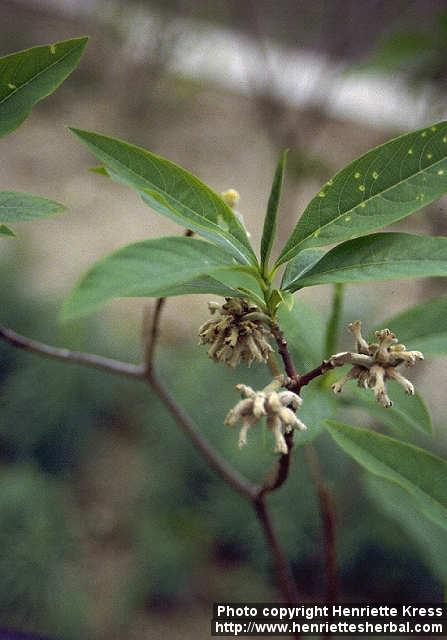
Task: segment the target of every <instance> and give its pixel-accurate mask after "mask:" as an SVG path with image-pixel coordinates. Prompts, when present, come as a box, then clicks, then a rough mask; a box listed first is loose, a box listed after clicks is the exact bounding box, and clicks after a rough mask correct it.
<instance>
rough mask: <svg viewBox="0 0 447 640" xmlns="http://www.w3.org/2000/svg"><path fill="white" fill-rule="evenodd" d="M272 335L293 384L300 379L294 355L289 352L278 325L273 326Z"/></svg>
mask: <svg viewBox="0 0 447 640" xmlns="http://www.w3.org/2000/svg"><path fill="white" fill-rule="evenodd" d="M272 334H273V337H274V338H275V340H276V344H277V345H278V353H279V355H280V356H281V358H282V361H283V363H284V370H285V372H286V374H287V375H288V376H289V378H290V379H291V380H292V383H293V382H295V381H296V380H297V378H298V377H299V376H298V372H297V370H296V368H295V363H294V362H293V358H292V355H291V353H290V351H289V347H288V344H287V340H286V339H285V337H284V334H283V332H282V331H281V329H280V327H279V325H278V324H274V325H273V326H272Z"/></svg>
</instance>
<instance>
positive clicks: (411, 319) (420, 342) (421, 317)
mask: <svg viewBox="0 0 447 640" xmlns="http://www.w3.org/2000/svg"><path fill="white" fill-rule="evenodd" d="M381 326H383V327H390V329H391V330H392V331H393V332H394V333H395V334H396V335H397V336H398V337H399V339H400V340H402V342H405V343H406V344H408V345H409V348H411V349H418V350H419V351H422V352H423V353H424V355H426V356H430V357H434V356H441V355H446V354H447V297H443V298H435V299H434V300H428V301H427V302H423V303H422V304H420V305H418V306H417V307H413V308H411V309H408V310H407V311H404V312H403V313H400V314H399V315H397V316H394V317H393V318H389V319H388V320H386V321H385V322H383V323H381Z"/></svg>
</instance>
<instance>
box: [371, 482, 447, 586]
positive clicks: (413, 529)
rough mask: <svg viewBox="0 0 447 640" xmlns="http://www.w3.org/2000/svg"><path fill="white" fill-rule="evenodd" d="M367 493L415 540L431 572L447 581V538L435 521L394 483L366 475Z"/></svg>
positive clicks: (444, 581)
mask: <svg viewBox="0 0 447 640" xmlns="http://www.w3.org/2000/svg"><path fill="white" fill-rule="evenodd" d="M366 488H367V492H368V494H369V496H370V497H371V498H372V499H373V500H374V502H376V504H377V505H378V506H379V507H380V508H382V509H383V510H384V511H385V513H386V515H388V516H389V517H390V518H391V519H392V520H393V521H394V522H396V523H397V524H399V525H400V526H401V527H402V530H403V531H405V533H406V534H407V535H408V536H409V537H410V538H411V539H412V540H414V542H415V543H416V545H417V546H418V547H419V549H420V552H421V555H422V557H423V558H425V559H426V561H427V564H428V565H429V567H430V568H431V570H432V571H433V573H434V575H436V576H438V577H439V579H440V580H441V581H442V582H443V583H444V584H447V537H446V535H445V531H444V530H443V529H441V527H439V526H438V525H437V524H435V523H434V522H431V521H430V520H427V519H426V518H425V517H424V516H423V515H421V514H420V513H419V511H418V510H417V509H416V508H415V506H414V504H413V501H412V499H411V497H410V496H409V495H408V493H406V491H404V490H403V489H401V488H400V487H398V486H397V485H396V484H394V483H391V482H387V481H386V480H383V479H381V478H378V477H375V476H368V478H367V483H366Z"/></svg>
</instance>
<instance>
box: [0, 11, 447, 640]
mask: <svg viewBox="0 0 447 640" xmlns="http://www.w3.org/2000/svg"><path fill="white" fill-rule="evenodd" d="M0 17H1V19H0V49H1V50H0V53H1V55H4V54H6V53H10V52H12V51H16V50H19V49H21V48H26V47H29V46H33V45H37V44H44V43H49V42H54V41H57V40H63V39H67V38H71V37H75V36H79V35H85V34H88V35H90V38H91V39H90V42H89V45H88V47H87V50H86V53H85V55H84V57H83V59H82V61H81V65H80V67H79V69H78V70H77V71H76V72H75V73H74V74H73V76H72V77H70V78H69V79H68V80H67V81H66V82H65V83H64V84H63V85H62V87H61V88H60V89H59V90H58V91H57V92H56V94H55V95H53V96H51V97H50V98H49V99H47V100H46V101H43V102H41V103H40V104H39V105H38V106H37V107H36V108H35V109H34V111H33V113H32V115H31V117H29V119H28V120H27V121H26V122H25V123H24V124H23V125H22V126H21V127H20V128H19V129H18V130H17V131H16V132H15V133H13V134H12V135H11V136H10V137H9V138H8V142H3V153H2V163H1V175H0V179H1V187H2V188H6V189H8V188H9V189H15V190H23V191H30V192H33V193H36V194H39V195H42V196H47V197H50V198H54V199H56V200H58V201H60V202H63V203H64V204H66V205H67V207H68V209H69V210H68V213H67V214H66V215H63V216H59V217H55V218H53V219H49V220H45V221H40V222H35V223H33V224H32V225H25V224H22V225H16V230H17V232H18V234H19V239H18V240H11V241H10V240H4V241H2V243H1V246H0V291H1V296H0V298H1V314H0V315H1V318H0V321H1V322H2V323H3V324H7V325H9V326H11V327H13V328H15V329H16V330H17V331H20V332H22V333H25V334H27V335H29V336H32V337H35V338H39V339H41V340H47V341H49V342H51V343H54V344H57V345H67V346H70V347H72V348H79V349H85V350H93V351H95V352H99V353H102V354H104V355H110V356H115V357H120V358H123V359H127V360H137V359H138V355H139V349H140V337H139V335H140V324H141V315H142V310H143V307H144V305H145V304H147V301H143V300H141V299H140V300H123V301H117V302H115V303H113V304H110V305H108V306H107V308H106V309H104V310H103V311H101V312H100V313H98V314H97V315H96V316H94V317H93V318H91V319H89V320H86V321H82V322H77V323H71V324H65V325H60V324H59V323H58V321H57V313H58V309H59V308H60V305H61V302H62V300H63V299H64V297H65V296H66V295H67V293H68V292H69V290H70V288H71V287H72V286H73V284H74V282H75V281H76V279H77V278H78V277H79V275H80V274H81V273H82V272H83V271H84V270H85V269H86V268H87V267H88V266H89V265H91V264H92V263H93V262H94V261H95V259H97V258H99V257H100V256H102V255H104V254H105V253H107V252H110V251H112V250H114V249H116V248H118V247H119V246H121V245H122V244H125V243H129V242H132V241H135V240H138V239H142V238H146V237H149V236H151V237H152V236H159V235H163V234H177V233H180V232H181V229H179V228H178V227H176V225H174V224H173V223H171V222H170V221H167V220H165V219H161V218H159V217H158V216H156V214H154V213H153V212H152V211H151V210H150V209H148V208H147V207H146V206H145V205H144V204H143V203H142V202H141V201H140V200H139V198H138V197H137V196H136V194H135V193H133V192H131V191H130V190H126V189H125V188H124V187H121V186H119V185H117V184H114V183H112V182H111V181H108V180H107V179H106V178H104V177H101V176H99V175H97V174H94V173H91V172H89V171H88V169H89V168H91V167H92V166H94V165H95V160H94V159H93V158H92V157H91V156H89V154H88V153H87V152H86V151H85V149H84V148H82V147H81V146H80V145H79V144H78V142H77V141H76V140H74V139H73V138H72V137H71V136H70V134H69V133H68V131H67V130H66V128H65V125H74V126H79V127H82V128H85V129H93V130H97V131H99V132H102V133H106V134H109V135H112V136H117V137H121V138H124V139H127V140H130V141H132V142H134V143H137V144H140V145H142V146H147V147H148V148H149V149H151V150H152V151H155V152H157V153H160V154H161V155H164V156H166V157H168V158H170V159H172V160H174V161H176V162H178V163H180V164H182V165H184V166H185V167H186V168H187V169H189V170H190V171H192V172H193V173H196V174H197V175H198V176H200V177H201V178H202V179H203V180H205V181H206V182H208V183H209V184H211V185H212V186H213V188H215V189H216V190H217V191H222V190H224V189H228V188H236V189H238V190H239V191H240V193H241V203H240V210H241V212H242V213H243V215H244V217H245V221H246V224H247V226H248V228H249V230H250V232H251V234H252V238H253V241H254V243H255V244H258V242H259V236H260V229H261V221H262V219H263V215H264V211H265V207H266V201H267V198H268V193H269V190H270V183H271V178H272V174H273V171H274V167H275V163H276V159H277V156H278V153H279V151H280V150H281V149H283V148H285V147H288V148H289V149H290V154H289V167H288V171H287V179H286V184H285V191H284V196H283V201H282V207H281V219H280V228H279V240H278V246H279V245H280V244H282V243H283V242H284V241H285V239H286V238H287V236H288V234H289V233H290V231H291V229H292V228H293V226H294V224H295V222H296V219H297V217H298V215H299V213H300V212H301V211H302V209H303V206H304V205H305V204H306V202H307V201H308V200H309V198H310V197H312V196H313V195H314V193H315V192H316V191H317V190H318V188H319V186H320V185H321V184H322V183H323V182H324V181H326V180H327V179H328V178H329V177H330V176H331V175H332V174H333V173H334V172H336V171H337V170H338V169H339V168H341V167H342V166H343V165H344V164H346V163H347V162H349V161H350V160H352V159H354V158H355V157H356V156H358V155H360V154H362V153H363V152H366V151H367V150H368V149H369V148H370V147H371V146H374V145H376V144H379V143H381V142H383V141H384V140H386V139H388V138H390V137H392V136H395V135H398V134H399V133H401V132H404V131H406V130H408V129H410V128H412V127H418V126H424V125H426V124H429V123H430V122H432V121H435V120H437V119H441V118H443V117H444V116H445V115H446V102H445V95H446V87H445V81H446V78H447V55H446V54H447V7H446V3H445V1H442V0H440V1H435V0H414V1H408V0H407V1H404V0H402V1H401V0H395V1H394V2H387V1H386V0H362V2H358V1H356V0H331V1H328V0H312V1H309V0H301V1H300V0H281V1H280V2H269V1H268V0H256V1H254V0H253V1H251V0H246V1H245V2H240V1H238V0H195V1H194V2H191V1H189V2H188V1H187V0H163V1H161V0H160V1H159V2H157V1H155V0H153V1H147V2H142V1H137V0H136V1H135V2H132V1H129V2H120V1H112V0H106V1H102V0H97V1H94V0H35V1H33V0H20V1H18V0H16V1H12V0H1V1H0ZM445 207H446V201H445V200H441V201H439V202H436V203H435V204H434V205H432V206H430V207H428V208H426V209H425V210H424V211H423V212H420V213H418V214H416V215H414V216H412V217H411V218H410V219H409V220H406V221H404V222H402V223H399V224H398V225H395V227H394V228H395V229H400V230H407V231H411V232H425V233H429V234H437V235H445V234H446V230H447V222H446V221H447V218H446V215H445ZM443 291H445V280H441V279H438V280H424V281H409V282H404V283H402V282H397V283H396V282H388V283H377V284H374V286H358V285H356V286H349V287H347V288H346V301H345V306H344V311H343V320H344V322H348V321H350V320H353V319H356V318H358V317H360V318H362V320H363V321H364V323H365V324H366V326H367V327H370V328H371V327H373V326H377V325H378V324H380V322H381V320H383V319H385V318H388V317H390V316H391V315H393V314H395V313H397V312H399V311H401V310H404V309H406V308H408V307H410V306H412V305H413V304H416V303H417V302H419V301H423V300H428V299H430V298H433V297H436V296H437V295H440V294H441V293H442V292H443ZM331 295H332V293H331V289H330V288H326V287H318V288H312V289H307V290H306V293H305V295H303V306H298V307H297V309H298V313H297V323H298V324H297V325H296V326H295V330H296V331H295V333H296V336H295V335H293V342H294V350H295V354H296V356H297V359H298V365H299V366H300V367H302V368H303V369H304V368H307V367H309V366H313V365H316V364H318V362H319V359H320V358H321V356H322V344H323V327H324V324H325V321H326V319H327V317H328V315H329V303H330V298H331ZM207 300H208V297H206V296H197V297H195V298H188V299H185V298H174V299H171V300H169V302H168V304H167V307H166V311H165V315H164V316H163V322H162V338H161V344H160V351H159V357H158V359H159V366H160V368H161V371H162V372H163V375H164V377H165V379H166V380H168V381H169V383H170V384H171V386H172V388H173V390H174V393H175V395H176V397H177V398H178V400H179V401H181V402H183V403H184V404H185V406H186V407H187V409H188V411H190V412H191V414H192V415H193V416H194V417H195V418H196V420H197V422H198V423H199V425H200V427H201V429H202V430H203V431H204V432H205V433H206V434H207V436H208V437H209V438H210V439H211V440H212V441H213V442H214V443H215V444H216V446H217V447H218V448H219V449H220V451H221V452H222V453H224V455H226V456H227V457H228V458H229V459H230V460H231V462H232V463H233V464H234V465H236V466H237V467H238V468H240V469H242V470H243V471H244V472H245V473H247V474H248V475H249V476H250V477H251V478H252V479H253V480H258V481H259V480H260V479H262V478H263V477H264V476H265V474H266V473H267V471H268V470H269V469H270V467H271V465H272V464H273V462H274V459H275V457H274V455H273V453H272V451H271V449H272V446H271V442H270V441H269V440H268V437H267V436H266V435H265V433H264V432H262V430H261V429H260V430H259V433H257V434H253V436H252V438H251V440H250V445H249V447H247V448H246V450H244V451H242V452H240V451H239V450H238V449H237V447H236V434H235V433H234V432H230V431H229V430H225V429H224V428H223V426H222V422H223V418H224V416H225V414H226V412H227V411H228V409H229V407H230V406H232V404H234V402H235V401H236V399H237V398H236V393H235V391H234V384H235V383H237V382H241V381H244V382H247V383H250V384H252V385H264V384H266V382H267V381H268V372H266V371H264V370H263V369H262V368H254V370H253V371H252V372H240V371H236V372H232V371H226V370H224V369H223V368H222V367H219V366H217V365H215V364H214V363H212V362H211V361H209V360H208V358H207V356H206V351H205V350H204V348H203V347H202V348H199V347H196V340H197V338H196V333H197V328H198V326H199V325H200V324H201V323H202V322H203V321H204V320H205V318H206V316H207V313H208V312H207V306H206V302H207ZM186 304H187V305H188V306H187V307H186ZM305 305H312V307H311V308H310V307H308V306H305ZM299 322H301V325H300V324H299ZM297 327H298V328H299V329H300V330H298V329H297ZM306 329H307V332H306ZM300 331H301V333H300ZM343 333H347V332H343ZM303 336H304V337H303ZM401 339H402V340H405V336H401ZM350 346H351V345H350V341H349V335H348V334H347V335H342V336H341V343H340V348H345V347H350ZM409 346H410V347H411V345H409ZM413 377H414V379H415V382H416V383H417V386H418V389H419V390H420V391H421V393H422V395H423V397H424V399H425V402H426V405H427V407H428V409H429V411H430V413H431V415H432V419H433V424H434V437H433V438H429V437H428V436H424V435H423V434H420V435H415V434H414V433H412V432H411V433H408V432H406V433H405V434H404V437H405V438H406V439H408V440H411V441H413V442H416V443H418V444H421V445H422V446H424V447H426V448H428V449H430V450H433V451H435V452H437V453H438V454H440V455H445V453H446V451H447V437H446V435H445V409H446V404H445V386H446V382H447V368H446V362H445V359H444V360H443V359H442V358H438V359H435V360H432V361H429V362H426V363H424V365H423V366H419V367H418V368H417V370H415V372H414V375H413ZM305 393H306V394H307V397H308V405H309V407H310V409H309V411H310V413H309V415H308V418H307V421H309V420H310V421H311V423H312V427H313V428H314V429H317V428H318V430H319V431H323V429H322V427H321V424H320V423H321V421H322V419H323V418H325V417H327V416H328V415H335V413H334V412H335V406H334V403H333V401H332V399H331V398H329V394H328V393H324V394H323V393H321V392H320V391H319V390H318V389H315V390H313V391H312V390H311V389H308V390H306V392H305ZM312 403H313V404H312ZM338 415H343V413H340V412H339V414H338ZM353 419H355V422H354V424H359V425H370V426H371V427H375V428H377V429H380V430H383V431H384V432H387V428H386V426H385V427H383V426H382V425H381V424H380V422H377V423H375V422H373V421H372V420H371V418H368V417H367V416H366V414H363V413H362V412H361V411H360V410H359V411H357V412H356V413H355V414H354V416H353V417H351V420H353ZM315 446H316V447H317V450H318V453H319V455H320V457H321V461H322V468H323V470H324V474H325V476H326V479H327V481H328V483H329V485H330V486H331V487H332V488H333V490H334V494H335V499H336V504H337V514H338V534H337V548H338V554H339V568H340V589H341V598H342V599H343V600H344V601H349V600H351V601H361V600H363V601H385V602H391V601H404V600H408V601H439V600H440V599H441V598H442V594H443V584H445V583H446V582H447V541H446V539H445V536H444V535H443V534H442V532H441V529H438V528H437V527H436V525H434V524H430V523H429V522H428V521H425V520H424V519H423V518H422V517H421V516H419V515H418V514H417V513H416V512H414V511H412V508H411V505H407V504H406V503H405V496H404V495H402V494H400V492H399V491H397V490H396V489H394V488H393V487H389V486H384V485H382V484H380V483H378V482H377V481H374V482H373V480H371V479H367V478H366V477H365V474H364V473H363V471H362V469H361V468H360V467H359V466H357V465H356V464H355V463H354V462H352V461H351V460H348V459H347V458H346V457H345V455H344V454H342V453H341V452H340V451H339V450H338V449H336V448H335V445H334V443H333V442H332V440H330V438H329V436H327V435H325V434H324V433H321V434H320V437H319V438H318V439H317V440H316V441H315ZM396 491H397V493H396ZM271 503H272V509H273V511H274V514H275V518H276V522H277V528H278V530H279V533H280V535H281V538H282V540H283V542H284V546H285V548H286V550H287V554H288V557H289V558H290V560H291V563H292V567H293V572H294V575H295V577H296V580H297V585H298V590H299V593H300V594H301V595H302V598H303V600H309V601H312V600H313V601H319V600H320V601H321V600H322V599H323V598H324V589H325V586H324V579H323V566H322V533H321V528H320V522H319V515H318V503H317V498H316V495H315V489H314V487H313V485H312V483H311V480H310V478H309V472H308V470H307V467H306V465H305V461H304V456H303V453H302V449H300V448H298V447H297V448H296V450H295V453H294V461H293V471H292V474H291V477H290V479H289V482H288V484H287V486H286V487H285V488H283V489H282V490H281V491H280V492H279V493H278V495H274V496H272V499H271ZM277 598H278V594H277V591H276V588H275V585H274V577H273V575H272V570H271V564H270V559H269V556H268V553H267V551H266V548H265V545H264V541H263V539H262V537H261V535H260V531H259V530H258V524H257V522H256V520H255V518H254V515H253V514H252V513H251V511H250V508H249V507H248V506H247V505H246V504H245V503H244V502H243V501H242V499H240V498H239V497H238V496H236V495H234V494H233V493H232V492H231V490H230V489H229V488H227V487H226V486H223V485H222V483H221V481H220V480H218V479H217V478H216V477H215V476H214V475H213V474H212V473H211V472H210V471H209V470H208V469H207V468H206V466H205V465H204V464H203V463H202V461H201V459H200V458H199V456H198V455H197V454H196V452H195V451H194V450H193V449H192V447H191V445H190V444H189V442H187V441H186V440H185V438H184V436H183V435H182V434H181V433H180V432H179V431H178V430H177V428H176V426H175V425H174V424H173V423H172V421H171V420H170V418H169V417H168V416H167V414H166V412H165V410H164V409H163V407H162V406H161V405H160V404H159V402H158V401H157V400H156V399H155V397H151V395H150V394H148V391H147V389H145V388H144V387H140V386H139V385H138V384H136V383H130V382H126V381H123V380H121V379H115V378H113V377H108V376H107V375H106V374H101V373H95V372H92V371H88V370H85V369H81V368H78V367H69V366H65V365H63V364H58V363H51V362H47V361H44V360H41V359H39V358H38V357H35V356H32V355H28V354H22V353H19V352H16V351H14V350H12V349H11V348H9V347H7V346H5V345H0V626H10V627H16V628H20V629H28V630H34V631H37V632H40V633H47V634H51V635H54V636H57V637H59V638H61V639H63V640H70V639H72V638H73V639H74V638H81V637H84V638H87V637H88V638H93V639H95V640H97V639H98V640H99V639H103V638H104V639H105V638H107V639H112V640H113V639H115V638H116V639H118V638H119V639H122V640H139V639H140V638H141V639H142V638H159V637H161V634H165V633H167V634H169V638H171V639H172V640H176V639H179V640H180V638H182V640H188V639H189V638H207V637H209V620H210V617H211V603H212V602H213V601H215V600H218V599H221V600H227V601H252V602H253V601H261V600H274V599H277Z"/></svg>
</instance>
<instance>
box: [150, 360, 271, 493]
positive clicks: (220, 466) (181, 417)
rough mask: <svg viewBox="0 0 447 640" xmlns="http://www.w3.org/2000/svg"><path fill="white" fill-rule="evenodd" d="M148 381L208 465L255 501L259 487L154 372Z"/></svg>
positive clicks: (237, 489) (235, 488)
mask: <svg viewBox="0 0 447 640" xmlns="http://www.w3.org/2000/svg"><path fill="white" fill-rule="evenodd" d="M147 381H148V383H149V384H150V386H151V387H152V388H153V389H154V391H155V392H156V393H157V395H158V397H159V398H160V400H161V401H162V402H163V404H164V405H165V407H166V408H167V409H168V411H169V413H170V414H171V415H172V417H173V418H174V419H175V421H176V422H177V424H178V426H179V427H180V428H181V430H182V431H183V433H185V435H187V436H188V438H189V439H190V440H191V442H192V443H193V444H194V446H195V447H196V449H198V450H199V451H200V453H201V454H202V456H203V457H204V458H205V460H206V462H207V463H208V465H209V466H210V467H211V468H212V469H213V470H214V471H215V472H216V473H217V474H218V475H219V476H220V477H221V478H222V479H223V480H225V482H227V483H228V484H229V485H230V486H231V487H233V489H234V490H235V491H237V492H238V493H240V494H241V495H242V496H244V498H247V499H248V500H251V501H254V500H256V499H257V496H258V494H259V487H257V486H256V485H254V484H252V483H251V482H249V481H248V480H247V479H246V478H244V477H243V476H242V475H241V474H240V473H239V472H238V471H236V469H233V468H232V467H231V466H230V465H229V464H228V463H227V461H226V460H225V459H224V458H222V457H221V456H220V454H219V453H218V452H217V451H216V450H215V449H214V448H213V447H212V445H211V444H210V443H209V442H208V440H206V438H204V437H203V436H202V434H201V433H200V432H199V430H198V428H197V426H196V424H195V423H194V421H193V420H192V419H191V418H190V417H189V416H188V414H187V413H186V412H185V411H184V410H183V409H182V407H181V406H179V405H178V404H177V402H176V400H175V399H174V398H173V396H172V394H171V393H170V391H169V390H168V389H167V387H166V386H165V385H164V384H163V382H162V381H161V380H160V379H159V378H158V376H156V375H155V374H154V373H153V372H151V373H149V374H148V376H147Z"/></svg>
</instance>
